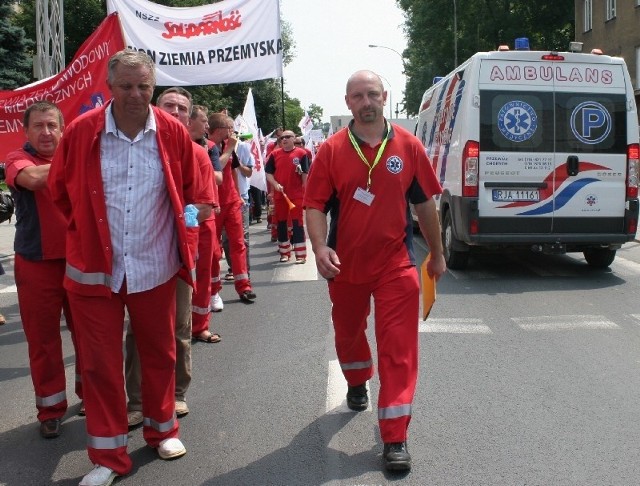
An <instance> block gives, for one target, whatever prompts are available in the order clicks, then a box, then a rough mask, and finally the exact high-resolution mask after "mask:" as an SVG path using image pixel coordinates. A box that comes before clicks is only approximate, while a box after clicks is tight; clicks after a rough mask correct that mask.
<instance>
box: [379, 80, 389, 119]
mask: <svg viewBox="0 0 640 486" xmlns="http://www.w3.org/2000/svg"><path fill="white" fill-rule="evenodd" d="M378 76H380V79H382V80H383V81H386V83H387V84H388V85H389V120H391V119H392V118H393V111H392V107H393V104H392V103H391V89H392V88H391V83H390V82H389V80H388V79H387V78H385V77H384V76H383V75H382V74H378Z"/></svg>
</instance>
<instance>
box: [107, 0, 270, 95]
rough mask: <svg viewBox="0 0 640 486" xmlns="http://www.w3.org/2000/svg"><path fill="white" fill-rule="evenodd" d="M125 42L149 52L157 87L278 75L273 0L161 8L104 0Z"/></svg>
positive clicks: (142, 0) (139, 1)
mask: <svg viewBox="0 0 640 486" xmlns="http://www.w3.org/2000/svg"><path fill="white" fill-rule="evenodd" d="M107 10H108V12H109V13H112V12H118V14H119V15H120V22H121V24H122V30H123V33H124V38H125V42H126V45H127V47H129V48H131V49H137V50H142V51H144V52H146V53H147V54H149V56H151V58H152V59H153V60H154V62H155V64H156V79H157V84H158V86H194V85H209V84H227V83H238V82H244V81H256V80H259V79H268V78H276V77H281V76H282V39H281V35H280V4H279V1H278V0H224V1H222V2H218V3H214V4H210V5H203V6H200V7H165V6H164V5H160V4H157V3H152V2H149V1H147V0H107Z"/></svg>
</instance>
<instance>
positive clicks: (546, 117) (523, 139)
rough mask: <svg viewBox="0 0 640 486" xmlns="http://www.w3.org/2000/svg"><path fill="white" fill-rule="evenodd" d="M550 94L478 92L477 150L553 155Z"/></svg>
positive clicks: (551, 102) (551, 97)
mask: <svg viewBox="0 0 640 486" xmlns="http://www.w3.org/2000/svg"><path fill="white" fill-rule="evenodd" d="M553 124H554V118H553V93H550V92H532V91H527V92H524V91H489V90H483V91H481V92H480V150H482V151H500V152H553V138H554V137H553Z"/></svg>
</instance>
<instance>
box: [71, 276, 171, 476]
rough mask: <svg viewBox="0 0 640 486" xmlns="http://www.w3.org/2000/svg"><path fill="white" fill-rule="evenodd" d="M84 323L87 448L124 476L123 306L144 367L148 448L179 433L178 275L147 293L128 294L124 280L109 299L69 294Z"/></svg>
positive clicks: (128, 464) (127, 459)
mask: <svg viewBox="0 0 640 486" xmlns="http://www.w3.org/2000/svg"><path fill="white" fill-rule="evenodd" d="M69 301H70V303H71V308H72V309H73V312H74V313H75V315H76V316H77V317H76V319H77V320H78V321H79V322H82V326H78V328H79V329H78V342H79V344H80V350H81V351H83V352H84V354H83V357H84V356H86V359H85V360H83V363H82V364H83V368H82V381H83V383H84V403H85V407H86V410H87V435H88V437H87V450H88V453H89V459H90V460H91V462H92V463H94V464H100V465H101V466H105V467H108V468H110V469H113V470H114V471H115V472H116V473H118V474H120V475H123V474H127V473H128V472H130V471H131V468H132V463H131V458H130V457H129V455H128V454H127V439H128V424H127V399H126V395H125V387H124V375H123V370H122V367H123V352H122V333H123V326H124V317H125V306H126V308H127V310H128V312H129V321H130V325H131V328H132V330H133V334H134V336H135V338H136V346H137V348H138V355H139V356H140V365H141V368H142V413H143V415H144V422H143V437H144V439H145V441H146V442H147V444H148V445H150V446H151V447H158V445H159V444H160V442H161V441H163V440H164V439H168V438H171V437H178V420H177V419H176V417H175V402H174V393H175V365H176V343H175V322H174V321H175V314H176V277H173V278H171V279H170V280H169V281H168V282H166V283H164V284H162V285H159V286H158V287H155V288H153V289H151V290H147V291H145V292H137V293H133V294H127V289H126V282H125V283H124V284H123V285H122V288H121V289H120V292H118V293H112V294H111V296H110V297H92V296H85V295H80V294H77V293H74V292H69Z"/></svg>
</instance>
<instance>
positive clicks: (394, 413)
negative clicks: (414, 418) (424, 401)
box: [378, 403, 411, 420]
mask: <svg viewBox="0 0 640 486" xmlns="http://www.w3.org/2000/svg"><path fill="white" fill-rule="evenodd" d="M406 416H409V417H410V416H411V404H410V403H409V404H406V405H394V406H392V407H385V408H379V409H378V420H385V419H394V418H398V417H406Z"/></svg>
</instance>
